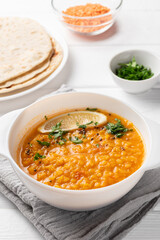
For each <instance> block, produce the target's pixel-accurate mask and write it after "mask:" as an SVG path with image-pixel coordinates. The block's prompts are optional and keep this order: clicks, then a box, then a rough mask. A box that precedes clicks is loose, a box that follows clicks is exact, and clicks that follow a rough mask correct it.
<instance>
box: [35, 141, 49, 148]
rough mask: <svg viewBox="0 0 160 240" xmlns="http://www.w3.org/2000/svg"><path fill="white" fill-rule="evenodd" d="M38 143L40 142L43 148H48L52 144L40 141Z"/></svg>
mask: <svg viewBox="0 0 160 240" xmlns="http://www.w3.org/2000/svg"><path fill="white" fill-rule="evenodd" d="M37 142H38V143H39V144H40V145H42V146H47V147H49V146H50V143H49V142H41V141H39V140H37Z"/></svg>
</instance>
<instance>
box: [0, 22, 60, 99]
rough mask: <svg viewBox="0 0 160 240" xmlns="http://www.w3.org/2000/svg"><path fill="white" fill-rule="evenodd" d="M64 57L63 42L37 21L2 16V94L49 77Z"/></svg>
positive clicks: (0, 66)
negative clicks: (57, 40)
mask: <svg viewBox="0 0 160 240" xmlns="http://www.w3.org/2000/svg"><path fill="white" fill-rule="evenodd" d="M62 58H63V51H62V48H61V46H60V45H59V44H58V42H56V41H55V40H54V39H53V38H51V37H50V36H49V35H48V33H47V32H46V31H45V29H44V28H43V27H42V26H41V25H40V24H38V23H37V22H36V21H34V20H31V19H27V18H16V17H9V18H0V94H4V93H9V92H11V93H12V92H13V91H15V90H18V89H22V90H23V89H24V88H26V87H29V86H32V85H34V84H36V83H39V82H40V81H42V80H44V79H46V78H47V77H48V76H49V75H50V74H51V73H53V72H54V71H55V70H56V68H57V67H58V66H59V65H60V63H61V61H62Z"/></svg>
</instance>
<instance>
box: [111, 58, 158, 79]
mask: <svg viewBox="0 0 160 240" xmlns="http://www.w3.org/2000/svg"><path fill="white" fill-rule="evenodd" d="M119 65H120V68H118V69H116V75H117V76H118V77H120V78H123V79H127V80H145V79H148V78H151V77H152V76H153V75H154V74H153V73H152V71H151V69H148V68H146V67H144V66H143V65H139V64H137V62H136V59H135V57H133V58H132V60H131V61H130V62H129V63H119Z"/></svg>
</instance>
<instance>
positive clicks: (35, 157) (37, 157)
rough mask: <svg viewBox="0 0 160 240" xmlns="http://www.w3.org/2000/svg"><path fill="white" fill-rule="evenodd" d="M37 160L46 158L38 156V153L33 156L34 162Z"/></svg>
mask: <svg viewBox="0 0 160 240" xmlns="http://www.w3.org/2000/svg"><path fill="white" fill-rule="evenodd" d="M39 158H41V159H42V158H46V156H44V155H40V154H39V153H36V154H35V156H34V161H36V160H38V159H39Z"/></svg>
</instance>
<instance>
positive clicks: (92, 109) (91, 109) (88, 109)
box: [86, 108, 97, 112]
mask: <svg viewBox="0 0 160 240" xmlns="http://www.w3.org/2000/svg"><path fill="white" fill-rule="evenodd" d="M86 110H87V111H92V112H94V111H97V108H86Z"/></svg>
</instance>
